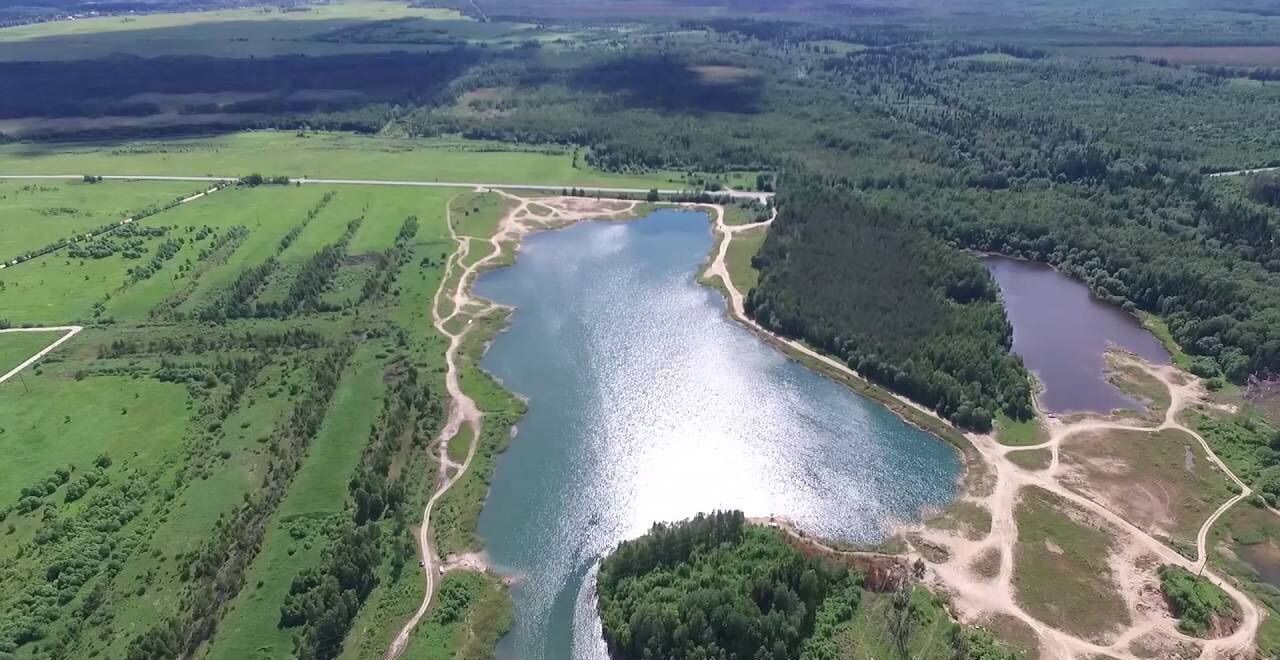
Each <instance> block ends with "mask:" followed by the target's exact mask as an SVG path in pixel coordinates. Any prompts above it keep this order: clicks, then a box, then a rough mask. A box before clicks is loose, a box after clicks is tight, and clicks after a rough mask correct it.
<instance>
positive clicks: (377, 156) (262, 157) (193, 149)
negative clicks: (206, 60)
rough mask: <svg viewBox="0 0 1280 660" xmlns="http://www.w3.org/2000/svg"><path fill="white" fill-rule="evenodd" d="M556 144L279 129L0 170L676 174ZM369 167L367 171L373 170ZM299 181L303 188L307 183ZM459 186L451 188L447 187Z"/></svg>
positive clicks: (48, 158)
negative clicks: (619, 167)
mask: <svg viewBox="0 0 1280 660" xmlns="http://www.w3.org/2000/svg"><path fill="white" fill-rule="evenodd" d="M578 162H579V161H577V160H575V158H574V154H573V152H572V151H568V150H566V149H564V148H560V147H526V148H521V147H515V146H512V145H509V144H502V143H497V142H482V141H474V140H451V139H407V138H384V137H368V136H357V135H351V134H346V133H309V134H307V135H306V137H299V136H298V135H297V134H295V133H286V132H280V131H245V132H239V133H232V134H229V135H223V136H218V137H209V138H191V139H182V140H165V141H135V142H113V141H101V142H80V143H18V144H9V145H2V146H0V171H8V172H23V173H24V174H66V173H67V172H68V171H71V172H84V173H86V174H125V175H127V174H172V175H192V176H203V175H206V174H211V173H213V174H218V175H225V176H243V175H245V174H249V173H252V172H260V173H262V174H264V175H270V176H276V175H286V176H290V177H293V178H299V177H302V176H308V177H312V178H335V179H337V178H352V179H368V178H374V177H376V178H380V179H403V180H411V181H460V182H476V183H521V184H546V185H548V186H553V187H554V188H555V189H557V190H558V189H559V188H560V187H562V186H575V185H576V186H623V187H635V188H642V189H648V188H653V187H670V186H671V185H673V184H678V183H679V182H680V181H681V180H682V175H680V174H678V173H669V174H665V175H664V174H643V175H627V174H613V173H606V172H600V171H597V170H594V169H588V168H585V167H583V168H579V167H578V166H577V163H578ZM371 173H372V174H371ZM305 187H306V186H304V188H305ZM453 192H454V193H457V192H458V191H456V190H455V191H453Z"/></svg>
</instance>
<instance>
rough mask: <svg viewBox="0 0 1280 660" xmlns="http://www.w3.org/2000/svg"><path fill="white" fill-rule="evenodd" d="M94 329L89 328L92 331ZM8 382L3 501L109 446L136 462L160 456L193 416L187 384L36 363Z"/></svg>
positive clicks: (1, 436) (0, 479)
mask: <svg viewBox="0 0 1280 660" xmlns="http://www.w3.org/2000/svg"><path fill="white" fill-rule="evenodd" d="M88 332H92V331H86V333H88ZM23 380H24V381H25V383H26V386H25V387H24V386H23V383H22V382H19V381H18V379H16V378H15V379H12V380H9V381H7V382H5V383H3V384H0V420H3V421H0V426H3V428H4V432H3V433H0V454H3V455H4V457H5V469H4V470H3V471H0V501H2V502H5V503H6V504H8V503H11V502H13V501H15V500H17V499H18V493H19V491H20V490H21V489H22V488H23V487H24V486H28V485H30V483H31V482H35V481H41V480H43V479H44V478H45V477H47V476H48V475H49V474H50V473H52V472H53V470H54V469H55V468H59V467H66V466H67V465H75V466H77V467H78V468H81V469H83V468H85V467H88V466H89V464H90V463H91V462H92V461H93V459H94V457H95V456H97V455H98V454H102V453H106V454H108V455H110V456H112V457H113V458H115V459H116V460H120V461H128V463H129V465H131V466H132V467H137V468H145V467H148V466H152V465H154V464H155V463H157V462H158V461H159V460H160V459H161V458H162V457H163V456H164V455H165V454H166V453H167V452H168V450H170V449H172V448H174V447H175V446H177V445H178V444H179V443H180V442H181V439H182V436H183V432H184V430H185V427H186V424H187V420H188V418H189V416H190V414H189V412H188V411H187V394H186V391H185V389H184V388H183V387H181V386H178V385H172V384H167V383H160V382H156V381H151V380H136V379H133V378H128V377H123V376H102V377H97V378H91V379H85V380H83V381H77V380H75V379H73V378H71V377H69V376H68V375H67V374H63V373H57V372H51V371H49V370H45V371H44V372H43V373H41V372H40V370H32V371H30V372H28V373H26V374H24V376H23Z"/></svg>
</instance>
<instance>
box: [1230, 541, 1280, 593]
mask: <svg viewBox="0 0 1280 660" xmlns="http://www.w3.org/2000/svg"><path fill="white" fill-rule="evenodd" d="M1233 549H1234V550H1235V553H1236V554H1237V555H1239V556H1240V558H1241V559H1243V560H1244V563H1246V564H1248V565H1250V566H1252V567H1253V570H1255V571H1257V572H1258V575H1259V576H1261V577H1262V581H1263V582H1266V583H1267V584H1269V585H1271V586H1273V587H1278V588H1280V547H1278V546H1276V544H1274V543H1271V542H1270V541H1267V542H1264V543H1253V544H1249V545H1240V546H1237V547H1235V548H1233Z"/></svg>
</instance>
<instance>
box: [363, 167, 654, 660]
mask: <svg viewBox="0 0 1280 660" xmlns="http://www.w3.org/2000/svg"><path fill="white" fill-rule="evenodd" d="M484 190H486V189H485V188H483V187H477V189H476V191H477V192H480V191H484ZM493 192H496V193H497V194H499V195H502V196H503V197H505V198H507V199H509V200H511V201H513V202H514V203H515V205H514V206H513V207H512V208H511V209H510V210H509V211H508V212H507V213H506V214H505V215H504V216H503V218H502V219H501V221H500V222H499V224H498V230H497V231H496V232H495V233H494V234H493V235H492V236H490V237H489V239H488V240H487V241H485V240H484V239H481V238H475V237H470V236H465V235H462V234H459V233H458V232H457V230H456V228H455V227H454V225H453V218H452V213H451V207H452V205H453V199H452V198H451V199H450V200H449V202H448V205H447V206H446V208H445V224H446V225H447V226H448V229H449V237H450V238H451V239H452V240H453V242H454V243H455V244H456V246H457V247H456V248H455V250H454V252H453V254H451V255H449V259H448V261H447V262H446V263H445V269H444V273H443V275H442V279H441V282H440V288H439V289H437V290H436V293H435V295H434V296H433V297H432V300H431V324H432V325H433V326H434V327H435V329H436V332H439V333H440V334H441V336H443V337H445V338H447V339H448V340H449V346H448V348H447V349H446V350H445V389H446V391H447V392H448V394H449V413H448V416H447V417H446V419H445V424H444V426H443V427H442V428H441V429H440V433H439V434H438V435H437V436H436V439H435V441H434V443H433V444H434V446H435V451H436V453H437V456H436V460H437V461H438V469H437V486H436V490H435V492H433V493H432V495H431V497H430V498H429V499H428V500H427V503H426V506H425V507H424V508H423V510H422V521H421V523H420V524H419V526H418V549H419V551H420V553H421V561H422V566H423V572H424V573H423V574H424V579H425V581H426V589H425V593H424V594H423V597H422V602H421V603H420V604H419V605H418V609H417V610H416V611H415V612H414V614H413V616H412V617H410V619H409V620H408V621H407V622H406V623H405V624H404V626H403V627H402V628H401V629H400V632H399V633H397V634H396V636H395V638H394V639H393V640H392V641H391V645H390V647H389V648H388V649H387V652H386V653H385V654H384V656H383V657H384V658H385V659H386V660H395V659H396V658H398V657H400V655H401V654H402V653H404V650H405V648H406V647H407V646H408V645H409V638H410V636H411V635H412V634H413V631H414V629H415V628H416V627H417V626H418V624H419V623H420V622H421V621H422V618H423V617H424V616H426V614H427V612H429V611H430V609H431V604H432V600H433V598H434V596H435V591H436V588H437V585H436V574H437V572H439V573H442V574H443V573H444V572H447V571H448V570H483V568H484V562H483V559H482V558H481V557H480V556H478V555H474V554H468V555H462V556H461V557H456V558H453V559H451V560H450V561H448V562H441V561H440V559H439V558H438V557H437V556H436V552H435V550H434V549H433V548H432V546H431V512H432V510H434V509H435V506H436V503H437V502H439V501H440V499H441V498H442V497H444V495H445V494H446V493H448V492H449V489H450V488H452V487H453V485H454V484H456V483H457V482H458V481H459V480H460V479H462V478H463V476H464V475H465V474H466V473H467V470H469V469H470V467H471V461H472V459H473V458H474V457H475V453H476V447H477V446H478V445H479V442H480V432H481V429H482V428H483V422H484V412H483V411H482V410H480V408H479V407H478V406H477V405H476V402H475V400H474V399H472V398H471V397H470V396H468V395H467V393H466V392H465V391H464V390H463V388H462V385H461V382H460V376H459V366H458V360H459V351H460V350H461V348H462V345H463V342H464V340H465V338H466V335H467V332H468V331H469V330H470V329H471V327H472V326H471V321H472V320H473V319H475V318H478V317H480V316H482V315H484V314H487V313H489V312H491V311H493V310H494V309H496V308H497V307H498V306H497V305H495V304H494V303H492V302H490V301H488V300H484V299H482V298H477V297H475V296H472V295H471V284H472V282H473V281H474V280H475V277H476V275H477V274H478V273H480V272H481V271H483V270H485V269H487V268H489V267H490V266H491V265H493V264H494V263H496V262H499V261H500V260H501V259H502V257H503V249H504V246H505V245H512V246H517V245H518V241H519V239H520V237H522V236H523V235H525V234H527V233H529V232H531V231H536V230H539V229H549V228H554V227H559V226H564V225H566V224H571V223H574V222H578V221H581V220H588V219H607V218H610V217H620V216H626V215H629V214H631V213H632V212H633V211H634V210H635V208H636V206H637V205H638V204H639V202H635V201H611V200H594V199H587V198H579V197H547V198H533V199H527V198H523V197H518V196H516V195H513V194H511V193H509V192H506V191H503V190H494V191H493ZM602 204H604V206H602ZM535 208H536V209H537V210H538V211H539V212H536V213H535V212H534V210H533V209H535ZM473 241H477V242H481V243H482V244H487V247H488V249H489V252H488V253H487V254H486V255H485V256H484V257H483V258H481V259H479V260H477V261H475V262H474V263H472V264H471V265H470V266H463V263H464V262H466V261H467V259H468V257H469V256H470V253H471V249H472V242H473ZM513 249H514V248H513ZM459 271H460V272H459ZM455 272H458V276H457V279H456V281H454V282H452V287H451V288H449V287H450V284H451V280H452V279H453V277H454V273H455ZM446 288H448V290H447V291H446ZM445 296H447V297H448V299H449V303H450V310H449V312H448V313H447V314H446V313H444V311H443V310H442V308H441V302H442V298H443V297H445ZM455 320H465V321H466V323H463V324H462V325H461V329H458V330H450V327H451V324H453V323H454V321H455ZM463 426H466V427H467V428H468V429H469V430H470V432H471V442H470V444H469V445H468V446H467V457H466V458H465V459H464V460H463V461H462V463H461V464H458V463H456V462H454V461H452V460H451V459H450V458H449V440H450V439H451V438H453V437H454V436H455V435H457V434H458V432H459V431H461V430H462V427H463ZM450 468H452V474H450Z"/></svg>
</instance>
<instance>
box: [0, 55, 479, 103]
mask: <svg viewBox="0 0 1280 660" xmlns="http://www.w3.org/2000/svg"><path fill="white" fill-rule="evenodd" d="M479 55H480V51H479V50H476V49H466V48H454V49H449V50H445V51H441V52H438V53H404V52H393V53H373V54H367V55H334V56H327V57H303V56H285V57H272V58H263V59H243V58H218V57H154V58H139V57H129V56H115V57H110V58H104V59H99V60H76V61H68V62H4V63H0V118H13V117H100V116H107V115H112V116H131V117H138V116H148V115H153V114H158V113H160V112H161V111H162V108H161V106H160V105H159V104H157V103H156V102H153V101H140V100H137V99H134V98H133V97H134V96H135V95H138V94H143V93H149V94H195V93H221V92H261V93H269V94H271V95H273V96H271V97H269V98H263V99H252V100H236V101H229V102H227V103H225V104H219V105H217V106H216V107H214V106H208V105H205V106H203V107H202V106H192V107H185V108H182V110H184V111H185V112H211V111H212V112H224V113H228V112H230V113H285V112H335V111H341V110H347V109H350V108H354V107H364V106H367V105H369V104H370V103H372V102H376V101H396V102H414V103H428V102H431V101H432V100H433V99H434V97H435V95H436V94H438V93H439V92H440V91H441V90H442V89H444V87H445V85H447V84H448V83H449V82H450V81H451V80H453V79H454V78H455V77H456V76H457V75H458V74H460V73H461V72H462V71H463V70H464V69H465V68H466V67H468V66H470V65H471V64H473V63H474V62H475V61H476V60H477V58H478V57H479ZM293 90H343V91H344V92H347V93H346V94H344V95H336V96H332V97H326V96H314V97H307V96H303V97H290V96H289V93H290V92H291V91H293Z"/></svg>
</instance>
